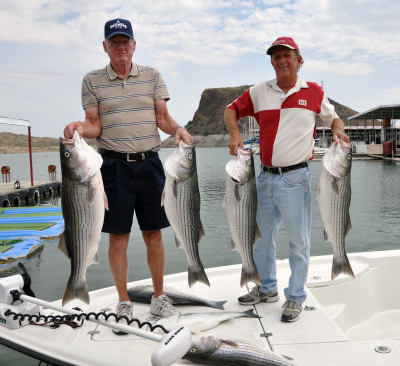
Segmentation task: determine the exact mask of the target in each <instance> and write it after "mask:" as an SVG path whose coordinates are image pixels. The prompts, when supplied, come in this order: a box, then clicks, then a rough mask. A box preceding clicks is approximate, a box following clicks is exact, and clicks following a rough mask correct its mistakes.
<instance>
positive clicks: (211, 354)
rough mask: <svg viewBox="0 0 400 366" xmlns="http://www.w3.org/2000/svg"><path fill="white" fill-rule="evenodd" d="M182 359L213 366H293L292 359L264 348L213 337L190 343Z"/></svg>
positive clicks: (240, 341) (244, 342) (239, 341)
mask: <svg viewBox="0 0 400 366" xmlns="http://www.w3.org/2000/svg"><path fill="white" fill-rule="evenodd" d="M183 358H184V359H186V360H189V361H192V362H195V363H201V364H207V365H214V366H228V365H229V366H295V364H294V363H293V362H292V359H291V358H289V357H286V356H282V355H280V354H278V353H275V352H273V351H271V350H269V349H267V348H265V347H260V346H258V345H256V344H253V343H250V342H246V341H242V340H229V339H222V338H219V337H215V336H208V337H201V338H198V339H195V340H193V341H192V344H191V347H190V349H189V351H188V352H187V353H186V355H185V356H183Z"/></svg>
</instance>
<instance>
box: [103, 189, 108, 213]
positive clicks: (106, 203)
mask: <svg viewBox="0 0 400 366" xmlns="http://www.w3.org/2000/svg"><path fill="white" fill-rule="evenodd" d="M103 201H104V208H105V209H106V210H107V211H109V209H108V199H107V195H106V192H104V191H103Z"/></svg>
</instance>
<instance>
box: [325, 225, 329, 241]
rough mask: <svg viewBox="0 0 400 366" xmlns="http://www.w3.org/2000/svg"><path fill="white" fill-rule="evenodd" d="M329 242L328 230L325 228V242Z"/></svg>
mask: <svg viewBox="0 0 400 366" xmlns="http://www.w3.org/2000/svg"><path fill="white" fill-rule="evenodd" d="M328 240H329V238H328V234H327V233H326V230H325V228H324V241H325V242H327V241H328Z"/></svg>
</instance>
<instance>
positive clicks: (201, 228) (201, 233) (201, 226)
mask: <svg viewBox="0 0 400 366" xmlns="http://www.w3.org/2000/svg"><path fill="white" fill-rule="evenodd" d="M204 235H206V234H205V232H204V228H203V224H202V222H201V221H200V228H199V241H198V242H199V243H200V240H201V238H202V237H203V236H204Z"/></svg>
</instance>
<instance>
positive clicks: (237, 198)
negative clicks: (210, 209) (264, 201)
mask: <svg viewBox="0 0 400 366" xmlns="http://www.w3.org/2000/svg"><path fill="white" fill-rule="evenodd" d="M233 193H234V194H235V198H236V200H237V201H240V194H239V188H238V185H237V184H236V185H235V188H234V190H233Z"/></svg>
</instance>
